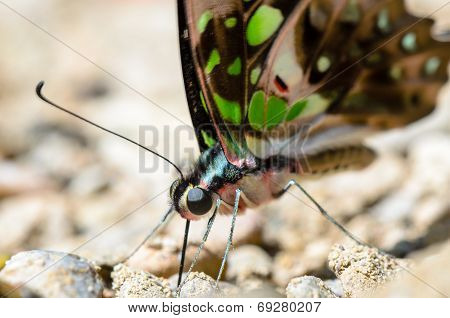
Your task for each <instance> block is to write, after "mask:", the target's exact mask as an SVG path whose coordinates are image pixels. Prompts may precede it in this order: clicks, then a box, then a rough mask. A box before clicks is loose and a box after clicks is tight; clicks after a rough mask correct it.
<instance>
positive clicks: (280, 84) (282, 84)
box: [273, 75, 289, 93]
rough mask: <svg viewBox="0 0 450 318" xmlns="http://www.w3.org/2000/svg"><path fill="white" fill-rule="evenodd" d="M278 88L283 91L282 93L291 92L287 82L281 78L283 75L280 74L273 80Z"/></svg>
mask: <svg viewBox="0 0 450 318" xmlns="http://www.w3.org/2000/svg"><path fill="white" fill-rule="evenodd" d="M273 82H274V84H275V86H276V88H277V89H278V90H279V91H280V92H281V93H287V92H289V87H288V86H287V85H286V83H285V82H284V81H283V80H282V79H281V77H279V76H278V75H277V76H275V78H274V80H273Z"/></svg>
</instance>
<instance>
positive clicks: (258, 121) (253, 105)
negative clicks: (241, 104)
mask: <svg viewBox="0 0 450 318" xmlns="http://www.w3.org/2000/svg"><path fill="white" fill-rule="evenodd" d="M264 103H265V96H264V92H263V91H257V92H255V93H254V94H253V96H252V99H251V101H250V107H249V109H248V121H249V122H250V126H252V128H253V129H255V130H263V128H264Z"/></svg>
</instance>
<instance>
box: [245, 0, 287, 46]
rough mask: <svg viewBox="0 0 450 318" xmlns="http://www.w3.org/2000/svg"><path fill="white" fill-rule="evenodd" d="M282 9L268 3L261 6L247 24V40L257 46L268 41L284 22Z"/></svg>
mask: <svg viewBox="0 0 450 318" xmlns="http://www.w3.org/2000/svg"><path fill="white" fill-rule="evenodd" d="M283 19H284V18H283V14H282V13H281V10H279V9H276V8H273V7H271V6H268V5H262V6H260V7H259V8H258V9H257V10H256V11H255V13H254V14H253V15H252V17H251V18H250V21H249V22H248V25H247V42H248V44H250V45H251V46H257V45H260V44H262V43H264V42H265V41H267V40H268V39H269V38H270V37H271V36H272V35H273V34H274V33H275V32H276V31H277V30H278V28H279V27H280V25H281V23H282V22H283Z"/></svg>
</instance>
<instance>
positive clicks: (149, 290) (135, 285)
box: [111, 264, 172, 298]
mask: <svg viewBox="0 0 450 318" xmlns="http://www.w3.org/2000/svg"><path fill="white" fill-rule="evenodd" d="M111 277H112V279H113V283H112V288H113V290H114V291H115V292H116V296H117V297H120V298H169V297H171V295H172V291H171V290H170V286H169V282H168V280H167V279H164V278H161V277H157V276H155V275H153V274H150V273H147V272H144V271H141V270H135V269H132V268H130V267H128V266H126V265H124V264H119V265H116V266H115V267H114V270H113V272H112V273H111Z"/></svg>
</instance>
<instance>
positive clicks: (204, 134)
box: [201, 130, 217, 147]
mask: <svg viewBox="0 0 450 318" xmlns="http://www.w3.org/2000/svg"><path fill="white" fill-rule="evenodd" d="M201 133H202V138H203V141H204V142H205V144H206V145H207V146H208V147H212V146H214V145H215V144H216V143H217V141H216V140H215V139H214V138H213V137H211V136H210V135H209V134H208V133H207V132H206V131H204V130H202V131H201Z"/></svg>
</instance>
